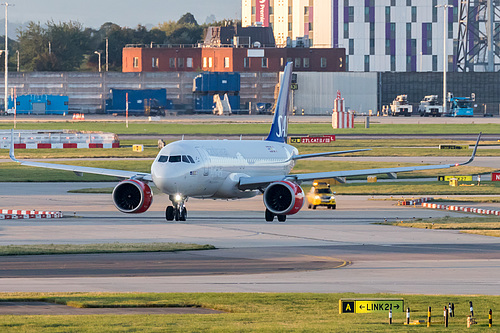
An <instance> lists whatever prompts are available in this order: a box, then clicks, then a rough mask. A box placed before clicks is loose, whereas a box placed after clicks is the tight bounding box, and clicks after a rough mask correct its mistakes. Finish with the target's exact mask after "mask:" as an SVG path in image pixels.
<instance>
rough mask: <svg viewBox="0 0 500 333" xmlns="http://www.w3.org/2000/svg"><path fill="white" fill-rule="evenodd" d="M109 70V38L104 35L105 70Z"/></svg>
mask: <svg viewBox="0 0 500 333" xmlns="http://www.w3.org/2000/svg"><path fill="white" fill-rule="evenodd" d="M108 70H109V38H108V37H106V72H107V71H108Z"/></svg>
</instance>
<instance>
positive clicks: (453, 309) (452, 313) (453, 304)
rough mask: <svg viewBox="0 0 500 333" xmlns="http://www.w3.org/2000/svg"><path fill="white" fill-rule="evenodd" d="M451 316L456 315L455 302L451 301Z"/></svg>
mask: <svg viewBox="0 0 500 333" xmlns="http://www.w3.org/2000/svg"><path fill="white" fill-rule="evenodd" d="M451 316H452V317H455V303H451Z"/></svg>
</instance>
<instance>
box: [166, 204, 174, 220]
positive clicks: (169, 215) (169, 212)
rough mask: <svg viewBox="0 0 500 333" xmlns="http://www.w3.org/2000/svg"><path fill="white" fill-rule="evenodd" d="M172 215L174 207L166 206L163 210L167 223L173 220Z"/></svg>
mask: <svg viewBox="0 0 500 333" xmlns="http://www.w3.org/2000/svg"><path fill="white" fill-rule="evenodd" d="M174 215H175V214H174V207H172V206H168V207H167V209H166V210H165V218H166V219H167V221H173V220H174V218H175V216H174Z"/></svg>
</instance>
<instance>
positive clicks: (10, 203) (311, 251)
mask: <svg viewBox="0 0 500 333" xmlns="http://www.w3.org/2000/svg"><path fill="white" fill-rule="evenodd" d="M2 185H3V186H2V187H1V189H0V202H1V203H2V206H3V207H6V208H15V209H44V210H62V211H64V213H65V214H66V215H67V216H69V217H67V218H64V219H60V220H46V221H42V220H32V221H28V220H24V221H14V220H12V221H1V222H0V245H8V244H47V243H54V244H56V243H60V244H63V243H75V244H81V243H102V242H186V243H187V242H188V243H200V244H212V245H214V246H216V247H217V248H218V250H211V251H196V252H182V253H177V254H151V255H148V254H119V255H72V256H39V257H36V256H35V257H32V256H31V257H24V256H19V257H4V258H1V260H0V262H2V264H0V285H1V287H0V291H4V292H15V291H20V292H22V291H26V292H28V291H33V292H57V291H61V292H64V291H68V292H70V291H95V292H99V291H102V292H104V291H109V292H133V291H138V292H210V291H212V292H363V293H372V292H388V293H424V294H493V295H500V281H499V280H498V278H497V277H498V276H500V240H499V239H498V238H493V237H486V236H478V235H468V234H461V233H459V232H457V231H448V230H447V231H444V230H441V231H439V230H425V229H411V228H399V227H392V226H385V225H377V224H373V223H376V222H382V221H384V220H385V219H388V220H394V219H398V220H399V219H404V220H405V219H411V218H426V217H431V216H445V215H451V216H464V214H463V213H455V212H446V211H433V210H426V209H420V208H413V207H398V206H396V205H395V203H394V202H392V201H379V200H371V197H370V196H339V197H338V198H337V199H338V207H339V208H338V209H337V210H334V211H332V210H326V209H317V210H314V211H313V210H308V209H306V208H304V209H303V210H302V211H301V212H299V214H297V215H294V216H291V217H289V218H288V220H287V222H286V223H277V222H274V223H266V222H265V221H264V218H263V203H262V198H261V197H257V198H254V199H248V200H240V201H213V200H193V199H191V200H189V202H188V203H187V207H188V210H189V219H188V221H187V222H169V223H167V222H166V221H165V220H164V218H163V215H164V207H165V205H167V201H168V200H167V197H166V196H165V195H158V196H156V197H155V200H154V204H153V206H152V207H151V209H150V210H149V211H148V212H146V213H145V214H141V215H124V214H121V213H119V212H117V211H116V209H115V208H114V206H113V204H112V201H111V197H110V195H106V194H69V193H67V190H69V189H75V188H88V187H110V186H113V185H114V184H110V183H91V184H89V183H54V184H38V183H37V184H26V183H3V184H2ZM499 206H500V205H499V204H482V205H481V207H491V208H492V209H499V208H500V207H499ZM469 216H471V217H473V216H474V215H469ZM50 257H52V258H50ZM56 257H57V258H56ZM343 262H346V265H342V263H343ZM148 265H150V266H148ZM334 267H338V268H334Z"/></svg>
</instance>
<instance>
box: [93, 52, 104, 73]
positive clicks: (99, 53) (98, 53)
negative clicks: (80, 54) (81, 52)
mask: <svg viewBox="0 0 500 333" xmlns="http://www.w3.org/2000/svg"><path fill="white" fill-rule="evenodd" d="M94 53H95V54H97V55H99V73H100V72H101V53H102V52H99V51H94Z"/></svg>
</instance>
